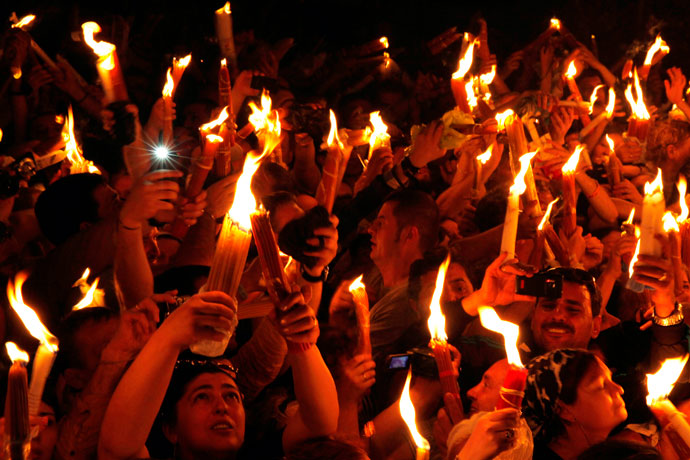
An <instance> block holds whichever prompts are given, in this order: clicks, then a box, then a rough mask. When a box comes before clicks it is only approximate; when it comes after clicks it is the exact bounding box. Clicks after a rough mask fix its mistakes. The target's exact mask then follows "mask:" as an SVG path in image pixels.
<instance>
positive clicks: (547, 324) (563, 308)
mask: <svg viewBox="0 0 690 460" xmlns="http://www.w3.org/2000/svg"><path fill="white" fill-rule="evenodd" d="M600 323H601V318H600V317H597V318H592V308H591V301H590V297H589V291H587V288H586V287H585V286H582V285H580V284H577V283H573V282H570V281H563V293H562V294H561V297H560V298H559V299H547V298H540V299H539V301H538V302H537V306H536V308H535V309H534V313H533V315H532V326H531V327H532V334H533V336H534V341H535V342H536V344H537V346H539V347H540V348H542V349H543V350H545V351H552V350H556V349H558V348H587V345H588V344H589V341H590V339H593V338H595V337H596V336H597V335H599V329H600Z"/></svg>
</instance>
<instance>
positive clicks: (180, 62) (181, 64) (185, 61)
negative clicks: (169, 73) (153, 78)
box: [173, 53, 225, 70]
mask: <svg viewBox="0 0 690 460" xmlns="http://www.w3.org/2000/svg"><path fill="white" fill-rule="evenodd" d="M223 60H225V59H223ZM191 61H192V53H189V54H188V55H186V56H185V57H183V58H181V59H177V58H176V57H174V58H173V67H175V68H176V69H181V70H184V69H186V68H187V66H188V65H189V63H190V62H191Z"/></svg>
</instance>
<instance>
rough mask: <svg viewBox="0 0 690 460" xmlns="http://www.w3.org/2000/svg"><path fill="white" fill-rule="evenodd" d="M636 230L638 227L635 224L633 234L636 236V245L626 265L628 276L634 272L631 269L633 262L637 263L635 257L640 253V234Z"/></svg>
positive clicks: (633, 265) (631, 275)
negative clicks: (627, 265)
mask: <svg viewBox="0 0 690 460" xmlns="http://www.w3.org/2000/svg"><path fill="white" fill-rule="evenodd" d="M638 232H639V227H638V226H637V225H636V226H635V236H636V237H637V246H635V252H634V253H633V256H632V259H630V266H629V267H628V276H629V277H630V278H632V277H633V274H634V273H635V270H633V268H634V267H635V263H637V257H638V256H639V255H640V235H639V233H638Z"/></svg>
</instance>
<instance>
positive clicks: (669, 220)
mask: <svg viewBox="0 0 690 460" xmlns="http://www.w3.org/2000/svg"><path fill="white" fill-rule="evenodd" d="M661 222H662V223H663V224H664V231H665V232H666V233H668V232H680V228H678V223H677V222H676V219H675V218H674V217H673V213H672V212H671V211H666V213H664V217H662V218H661Z"/></svg>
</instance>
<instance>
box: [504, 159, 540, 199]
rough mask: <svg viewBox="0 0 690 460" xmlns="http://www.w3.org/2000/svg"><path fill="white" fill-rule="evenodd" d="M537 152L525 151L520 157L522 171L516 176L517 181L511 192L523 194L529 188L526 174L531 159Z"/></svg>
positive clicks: (511, 187)
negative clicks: (526, 182)
mask: <svg viewBox="0 0 690 460" xmlns="http://www.w3.org/2000/svg"><path fill="white" fill-rule="evenodd" d="M536 154H537V152H529V153H525V154H524V155H522V156H521V157H520V172H518V174H517V176H515V181H514V182H513V185H511V186H510V193H516V194H518V195H522V194H523V193H525V190H527V184H525V174H527V170H528V169H529V167H530V161H532V158H534V155H536Z"/></svg>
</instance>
